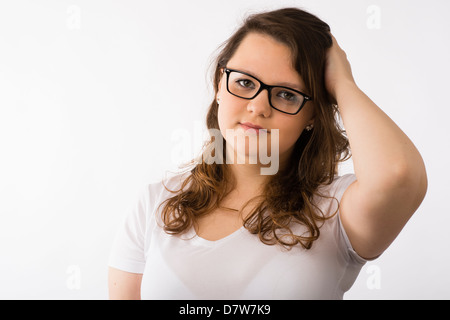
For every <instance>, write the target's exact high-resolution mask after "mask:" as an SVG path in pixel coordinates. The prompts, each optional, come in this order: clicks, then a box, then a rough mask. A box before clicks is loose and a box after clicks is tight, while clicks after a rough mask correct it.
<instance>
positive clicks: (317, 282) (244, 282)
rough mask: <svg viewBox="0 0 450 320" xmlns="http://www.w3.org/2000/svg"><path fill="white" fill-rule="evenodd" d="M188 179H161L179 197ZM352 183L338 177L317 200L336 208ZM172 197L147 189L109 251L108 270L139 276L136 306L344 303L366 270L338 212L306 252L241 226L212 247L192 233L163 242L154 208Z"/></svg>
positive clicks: (165, 238)
mask: <svg viewBox="0 0 450 320" xmlns="http://www.w3.org/2000/svg"><path fill="white" fill-rule="evenodd" d="M186 174H190V173H189V172H188V173H183V174H178V175H175V176H172V177H169V178H166V179H165V183H166V185H167V187H168V188H169V189H171V190H175V189H176V190H178V189H179V187H180V185H181V182H182V180H183V179H184V178H185V177H186V176H185V175H186ZM354 180H355V175H353V174H347V175H344V176H342V177H336V179H335V180H334V181H333V183H332V184H331V185H328V186H322V187H321V188H323V189H321V190H322V193H325V194H328V195H331V196H334V197H335V198H336V199H337V200H338V201H340V199H341V197H342V195H343V193H344V191H345V189H346V188H347V187H348V186H349V185H350V184H351V183H352V182H353V181H354ZM173 195H174V194H172V193H170V192H168V191H167V190H166V189H165V188H164V186H163V185H162V183H161V182H158V183H151V184H148V185H147V186H146V188H145V189H144V190H143V192H142V193H141V195H140V197H139V201H137V203H136V205H135V206H134V207H133V209H132V210H131V212H130V213H129V214H128V215H127V217H126V219H125V221H124V225H123V226H122V228H120V229H119V231H118V233H117V236H116V239H115V242H114V245H113V248H112V251H111V255H110V261H109V266H111V267H114V268H116V269H120V270H123V271H127V272H132V273H142V274H143V278H142V284H141V297H142V299H188V300H191V299H204V300H207V299H249V300H252V299H271V300H274V299H286V300H287V299H342V298H343V295H344V293H345V292H346V291H347V290H348V289H350V287H351V286H352V285H353V283H354V281H355V280H356V278H357V276H358V274H359V272H360V270H361V268H362V266H363V265H364V264H365V263H366V260H364V259H363V258H361V257H360V256H358V254H357V253H356V252H355V251H354V250H353V249H352V247H351V245H350V242H349V240H348V238H347V235H346V233H345V231H344V228H343V226H342V224H341V222H340V219H339V213H338V214H336V215H335V216H334V217H332V218H331V219H328V220H326V222H325V223H324V225H323V226H322V227H321V229H320V236H319V239H318V240H316V241H314V242H313V245H312V248H311V249H309V250H306V249H303V248H302V247H300V246H299V245H297V246H295V247H293V248H292V249H291V250H290V251H288V250H286V249H284V248H283V247H282V246H280V245H272V246H270V245H266V244H264V243H262V242H261V241H260V240H259V238H258V236H257V235H254V234H251V233H250V232H248V231H247V229H245V228H244V227H242V228H241V229H239V230H237V231H236V232H234V233H232V234H230V235H228V236H227V237H225V238H222V239H220V240H217V241H209V240H206V239H203V238H200V237H199V236H197V235H196V233H195V230H194V229H193V228H192V229H191V230H190V231H189V232H188V233H187V234H183V235H182V236H180V235H177V236H174V235H169V234H167V233H166V232H164V230H163V229H162V227H161V226H162V225H163V224H162V221H161V215H160V211H158V212H156V208H157V207H158V205H159V204H160V203H161V202H162V201H164V200H165V199H167V198H168V197H171V196H173ZM317 203H318V204H319V207H320V208H321V209H322V211H323V212H324V213H325V214H327V213H329V214H332V213H334V212H335V211H336V209H337V203H336V201H333V200H332V199H326V198H321V199H320V200H319V201H317ZM299 227H300V228H304V226H299ZM295 228H296V227H295ZM295 228H294V229H293V230H297V231H299V232H302V231H301V230H300V229H295ZM303 230H304V229H303Z"/></svg>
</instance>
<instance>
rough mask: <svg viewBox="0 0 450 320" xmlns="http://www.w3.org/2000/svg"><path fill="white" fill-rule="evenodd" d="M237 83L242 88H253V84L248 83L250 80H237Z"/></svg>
mask: <svg viewBox="0 0 450 320" xmlns="http://www.w3.org/2000/svg"><path fill="white" fill-rule="evenodd" d="M237 83H238V84H239V85H240V86H241V87H244V88H253V87H254V85H253V82H252V81H250V80H246V79H244V80H238V81H237Z"/></svg>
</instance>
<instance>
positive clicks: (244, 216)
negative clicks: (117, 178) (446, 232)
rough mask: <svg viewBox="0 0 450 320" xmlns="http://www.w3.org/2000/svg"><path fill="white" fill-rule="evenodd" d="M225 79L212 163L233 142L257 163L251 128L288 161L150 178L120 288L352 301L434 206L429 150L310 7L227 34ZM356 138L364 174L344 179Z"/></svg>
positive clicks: (177, 294) (118, 278)
mask: <svg viewBox="0 0 450 320" xmlns="http://www.w3.org/2000/svg"><path fill="white" fill-rule="evenodd" d="M213 82H214V89H215V97H214V100H213V101H212V103H211V105H210V108H209V111H208V114H207V119H206V120H207V127H208V129H211V130H212V129H216V130H219V131H220V133H221V134H222V137H221V139H217V136H216V138H214V139H213V138H211V140H210V141H209V142H208V143H207V144H206V148H205V149H204V155H205V157H203V158H202V159H207V158H208V155H206V154H207V153H208V154H209V156H211V155H212V153H209V152H210V150H211V146H214V147H217V146H218V145H219V143H223V151H222V152H220V151H218V150H222V149H220V148H216V149H214V150H215V152H214V156H217V155H218V154H219V153H220V154H222V156H223V157H235V156H236V157H237V158H239V157H241V158H244V159H247V160H248V159H249V157H250V152H249V148H248V147H249V146H248V145H246V146H245V147H246V148H244V149H238V148H236V144H233V143H232V142H233V141H231V140H233V139H234V137H232V138H229V135H227V130H228V131H233V132H243V131H245V134H246V136H245V138H249V137H250V135H251V134H252V133H253V134H256V139H257V141H258V143H261V142H265V143H266V144H267V145H268V149H269V150H271V151H272V153H274V152H275V153H277V160H278V164H277V166H278V170H277V171H276V172H275V173H273V174H268V175H267V174H261V169H262V168H267V166H268V164H267V163H262V162H261V161H257V162H256V163H250V162H249V161H247V162H245V163H242V162H237V161H234V162H232V163H230V161H228V160H227V161H213V162H211V161H193V162H192V163H191V167H190V168H189V170H188V171H186V172H184V173H179V174H176V175H175V176H173V177H170V178H167V179H164V181H161V182H160V183H154V184H150V185H148V187H147V188H145V190H144V191H143V193H142V195H141V198H140V201H139V202H138V203H137V205H136V207H135V208H134V210H133V211H132V212H131V213H130V214H129V215H128V217H127V219H126V221H125V226H124V227H123V228H122V229H121V230H120V232H119V233H118V236H117V238H116V242H115V245H114V247H113V250H112V253H111V260H110V270H109V292H110V298H112V299H140V298H145V299H342V298H343V295H344V293H345V292H346V291H347V290H348V289H349V288H350V287H351V286H352V284H353V283H354V281H355V279H356V277H357V276H358V273H359V271H360V269H361V267H362V266H363V265H364V263H365V262H366V261H367V260H371V259H375V258H377V257H378V256H380V255H381V254H382V253H383V251H385V250H386V248H387V247H388V246H389V245H390V244H391V243H392V241H393V240H394V239H395V238H396V236H397V235H398V234H399V232H400V231H401V229H402V228H403V226H404V225H405V224H406V222H407V221H408V219H409V218H410V217H411V215H412V214H413V213H414V212H415V211H416V209H417V208H418V207H419V205H420V203H421V202H422V200H423V198H424V196H425V193H426V189H427V177H426V171H425V167H424V163H423V161H422V158H421V156H420V154H419V152H418V151H417V149H416V148H415V147H414V145H413V143H412V142H411V141H410V140H409V139H408V137H407V136H406V135H405V134H404V133H403V132H402V131H401V130H400V129H399V128H398V127H397V125H396V124H395V123H394V122H393V121H392V120H391V119H390V118H389V117H388V116H387V115H386V114H385V113H383V111H382V110H381V109H380V108H379V107H377V106H376V105H375V104H374V103H373V102H372V101H371V100H370V99H369V98H368V97H367V96H366V95H365V94H364V93H363V92H362V91H361V90H360V89H359V88H358V86H357V85H356V83H355V81H354V79H353V76H352V72H351V68H350V64H349V62H348V61H347V58H346V54H345V52H344V51H343V50H342V49H341V48H340V47H339V45H338V43H337V42H336V39H335V38H334V37H333V36H332V35H331V33H330V28H329V26H328V25H327V24H326V23H324V22H323V21H321V20H320V19H318V18H317V17H315V16H314V15H311V14H309V13H307V12H305V11H302V10H299V9H296V8H285V9H279V10H275V11H270V12H264V13H259V14H255V15H252V16H250V17H249V18H248V19H247V20H246V21H245V23H244V24H243V25H242V27H241V28H240V29H238V30H237V31H236V33H235V34H234V35H232V36H231V37H230V38H229V39H228V41H226V42H225V43H224V46H223V48H222V50H221V52H220V54H219V56H218V57H217V60H216V62H215V69H214V75H213ZM339 118H341V119H342V122H343V125H344V127H345V131H344V130H343V129H342V128H341V127H340V125H339V123H340V122H339ZM252 130H254V131H253V132H252ZM255 131H257V132H255ZM248 133H250V134H248ZM258 133H259V134H258ZM263 133H264V134H263ZM275 133H276V136H277V139H272V138H273V136H275ZM238 135H239V133H238ZM263 139H265V140H264V141H262V140H263ZM248 143H249V142H247V144H248ZM258 146H261V144H258ZM350 148H351V155H352V157H353V163H354V174H347V175H344V176H339V175H338V174H337V165H338V163H339V162H340V161H343V160H345V159H348V157H349V156H350ZM215 159H217V158H215ZM222 160H223V158H222Z"/></svg>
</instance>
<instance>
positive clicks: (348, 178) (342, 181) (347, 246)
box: [334, 174, 368, 264]
mask: <svg viewBox="0 0 450 320" xmlns="http://www.w3.org/2000/svg"><path fill="white" fill-rule="evenodd" d="M354 181H356V176H355V175H354V174H346V175H343V176H342V177H340V178H339V180H338V182H337V185H336V193H335V195H334V196H335V198H336V199H337V200H338V201H339V202H341V199H342V196H343V195H344V192H345V190H347V188H348V187H349V186H350V185H351V184H352V183H353V182H354ZM336 219H337V224H338V230H339V239H340V241H339V242H340V245H341V246H342V247H343V248H342V249H343V251H344V252H345V254H346V255H348V258H349V259H350V261H352V262H354V263H356V264H364V263H366V262H367V261H368V260H366V259H364V258H363V257H361V256H360V255H358V253H356V251H355V250H354V249H353V247H352V245H351V243H350V240H349V238H348V236H347V233H346V232H345V229H344V226H343V224H342V221H341V212H340V210H338V213H337V216H336Z"/></svg>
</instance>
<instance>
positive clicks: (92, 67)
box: [0, 0, 450, 299]
mask: <svg viewBox="0 0 450 320" xmlns="http://www.w3.org/2000/svg"><path fill="white" fill-rule="evenodd" d="M283 6H297V7H301V8H304V9H306V10H308V11H310V12H311V13H314V14H316V15H318V16H319V17H320V18H322V19H323V20H325V21H326V22H328V23H329V24H330V26H331V28H332V32H333V33H334V35H335V36H336V38H337V39H338V41H339V43H340V45H341V46H342V47H343V48H344V50H345V51H346V52H347V55H348V57H349V60H350V62H351V64H352V68H353V72H354V75H355V79H356V81H357V83H358V85H359V86H360V88H361V89H362V90H363V91H365V92H366V94H367V95H368V96H369V97H371V98H372V100H374V101H375V103H377V104H378V105H379V106H380V107H381V108H382V109H383V110H384V111H385V112H386V113H387V114H388V115H389V116H390V117H391V118H392V119H393V120H394V121H395V122H396V123H397V124H398V125H399V126H400V127H401V128H402V129H403V130H404V131H405V133H406V134H407V135H408V136H409V137H410V138H411V139H412V141H413V142H414V143H415V145H416V146H417V148H418V149H419V150H420V152H421V154H422V156H423V158H424V160H425V163H426V165H427V170H428V178H429V188H428V193H427V196H426V198H425V200H424V202H423V204H422V206H421V207H420V208H419V210H418V211H417V212H416V214H415V215H414V216H413V218H412V219H411V220H410V221H409V223H408V224H407V225H406V227H405V228H404V229H403V231H402V233H401V234H400V235H399V237H398V238H397V239H396V241H395V242H394V243H393V244H392V246H391V247H390V248H389V249H388V250H387V251H386V252H385V253H384V254H383V255H382V257H381V258H379V259H378V260H375V261H373V262H370V263H368V264H367V265H366V266H365V267H364V268H363V269H362V271H361V273H360V275H359V277H358V279H357V281H356V283H355V285H354V286H353V288H352V289H351V290H350V291H349V292H348V293H347V295H346V299H449V298H450V275H449V273H450V250H449V249H448V246H449V244H450V232H449V225H450V204H449V201H448V198H449V195H450V192H449V187H448V181H449V178H450V175H449V170H448V167H449V164H450V163H449V160H448V159H449V157H450V150H449V147H450V143H449V138H450V129H449V127H450V125H449V120H450V106H449V99H448V93H449V91H450V83H449V80H448V76H449V72H450V63H449V60H450V36H449V31H450V19H448V14H449V12H450V2H449V1H446V0H429V1H426V2H424V1H418V0H416V1H412V0H395V1H392V0H391V1H387V0H383V1H381V0H371V1H366V0H341V1H333V0H309V1H302V0H297V1H280V0H276V1H275V0H272V1H261V0H254V1H248V0H247V1H244V0H232V1H230V0H227V1H212V0H202V1H199V0H197V1H181V0H179V1H143V0H141V1H137V0H133V1H125V0H123V1H117V0H116V1H105V0H101V1H87V0H85V1H78V0H73V1H63V0H54V1H31V0H30V1H23V0H21V1H17V0H15V1H12V0H10V1H7V0H1V2H0V298H1V299H106V298H107V259H108V254H109V250H110V246H111V242H112V239H113V236H114V233H115V232H116V229H117V227H118V224H119V222H120V221H121V220H122V218H123V216H124V214H126V213H127V212H128V210H129V209H130V208H131V206H132V205H133V204H134V202H135V200H136V197H137V194H138V191H139V190H140V189H141V188H142V187H143V186H144V185H145V184H147V183H149V182H155V181H157V180H159V179H160V178H162V177H164V175H165V174H166V172H167V171H174V170H176V169H177V166H178V165H179V164H180V163H181V161H182V160H189V159H190V158H191V157H192V156H193V155H194V154H195V153H196V152H198V148H199V146H200V145H201V141H200V140H201V139H200V138H199V137H200V136H201V135H198V134H195V133H196V132H199V128H202V127H203V126H204V124H203V123H204V122H205V116H206V110H207V107H208V105H209V103H210V101H211V99H212V90H211V87H210V86H209V80H210V74H209V73H208V72H209V71H210V70H209V69H208V66H209V62H210V61H211V59H212V57H213V54H214V52H215V50H216V48H217V47H218V46H219V45H220V44H221V43H222V42H223V41H225V40H226V39H227V38H228V37H229V36H230V35H231V34H232V32H233V31H234V30H235V29H236V28H237V26H238V25H239V24H240V22H241V20H242V18H243V17H245V15H246V14H247V13H250V12H256V11H261V10H265V9H276V8H280V7H283ZM200 131H201V130H200ZM183 148H184V149H183ZM351 170H352V163H351V161H350V162H348V163H346V164H345V165H343V166H342V172H341V173H347V172H350V171H351Z"/></svg>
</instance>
